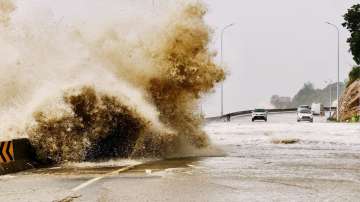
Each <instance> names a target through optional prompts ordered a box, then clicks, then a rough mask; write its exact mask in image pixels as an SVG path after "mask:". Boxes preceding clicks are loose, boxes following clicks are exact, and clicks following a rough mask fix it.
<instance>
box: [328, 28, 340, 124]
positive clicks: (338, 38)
mask: <svg viewBox="0 0 360 202" xmlns="http://www.w3.org/2000/svg"><path fill="white" fill-rule="evenodd" d="M326 24H328V25H331V26H333V27H335V29H336V30H337V89H336V97H337V107H336V120H337V121H339V120H340V119H339V108H340V107H339V106H340V98H339V96H340V29H339V27H338V26H336V25H335V24H333V23H330V22H326Z"/></svg>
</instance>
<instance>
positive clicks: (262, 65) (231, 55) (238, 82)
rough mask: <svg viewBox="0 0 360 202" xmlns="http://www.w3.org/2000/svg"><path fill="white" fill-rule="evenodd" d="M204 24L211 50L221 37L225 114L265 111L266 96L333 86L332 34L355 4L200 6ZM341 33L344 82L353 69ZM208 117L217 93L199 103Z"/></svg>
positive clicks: (277, 1) (284, 1) (230, 2)
mask: <svg viewBox="0 0 360 202" xmlns="http://www.w3.org/2000/svg"><path fill="white" fill-rule="evenodd" d="M205 2H206V3H207V4H208V7H209V13H208V15H207V17H206V20H207V22H208V23H209V24H210V25H211V26H212V27H214V29H215V35H214V42H213V46H214V48H215V49H217V50H220V32H221V29H222V27H224V26H225V25H227V24H229V23H236V25H235V26H234V27H231V28H229V29H228V30H227V31H226V32H225V35H224V61H225V63H226V64H227V66H228V71H229V77H228V79H227V81H226V82H225V84H224V102H225V107H224V108H225V109H224V110H225V112H233V111H236V110H239V109H246V108H253V107H262V106H265V107H266V106H267V105H268V102H269V99H270V97H271V95H273V94H279V95H283V96H293V95H294V94H295V93H296V92H297V91H298V90H299V89H300V88H301V87H302V86H303V84H304V82H307V81H310V82H313V83H314V84H315V86H316V87H319V88H320V87H323V86H324V85H325V84H324V80H329V79H332V80H333V81H335V80H336V75H337V44H336V43H337V41H336V39H337V38H336V37H337V34H336V30H335V28H333V27H330V26H329V25H327V24H325V23H324V22H325V21H329V22H332V23H334V24H337V25H339V26H340V25H341V23H342V22H343V17H342V15H344V14H345V12H346V11H347V9H348V8H350V7H351V6H352V5H354V4H356V3H360V2H359V0H315V1H314V0H301V1H300V0H271V1H267V0H226V1H224V0H205ZM348 35H349V33H348V32H347V30H345V29H344V28H342V27H341V55H340V57H341V70H340V73H341V74H340V79H341V80H344V79H345V78H346V76H347V74H348V72H349V71H350V69H351V66H352V65H353V64H354V62H353V60H352V57H351V55H350V53H349V52H348V49H349V46H348V44H347V43H346V38H347V37H348ZM203 108H204V111H205V112H206V114H208V115H216V114H219V113H220V91H219V89H218V90H217V92H216V93H215V94H213V95H211V96H209V97H208V98H207V99H206V100H205V101H204V107H203Z"/></svg>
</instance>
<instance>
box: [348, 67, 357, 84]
mask: <svg viewBox="0 0 360 202" xmlns="http://www.w3.org/2000/svg"><path fill="white" fill-rule="evenodd" d="M357 79H360V66H357V67H354V68H353V69H352V70H351V72H350V73H349V82H348V83H347V86H350V85H351V84H352V83H353V82H354V81H356V80H357Z"/></svg>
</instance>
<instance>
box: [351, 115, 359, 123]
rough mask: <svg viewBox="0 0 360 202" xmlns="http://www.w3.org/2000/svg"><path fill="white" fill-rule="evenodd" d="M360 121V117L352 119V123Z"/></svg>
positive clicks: (356, 116)
mask: <svg viewBox="0 0 360 202" xmlns="http://www.w3.org/2000/svg"><path fill="white" fill-rule="evenodd" d="M359 121H360V115H355V116H353V117H352V118H351V122H359Z"/></svg>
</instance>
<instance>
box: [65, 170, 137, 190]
mask: <svg viewBox="0 0 360 202" xmlns="http://www.w3.org/2000/svg"><path fill="white" fill-rule="evenodd" d="M141 164H142V163H139V164H135V165H131V166H126V167H124V168H120V169H118V170H115V171H113V172H110V173H107V174H105V175H103V176H101V177H96V178H93V179H91V180H88V181H86V182H84V183H82V184H80V185H79V186H77V187H75V188H73V189H72V190H71V191H72V192H77V191H79V190H81V189H84V188H86V187H87V186H89V185H91V184H93V183H95V182H97V181H99V180H101V179H103V178H105V177H109V176H113V175H116V174H119V173H122V172H126V171H128V170H131V169H133V168H135V167H137V166H139V165H141Z"/></svg>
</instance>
